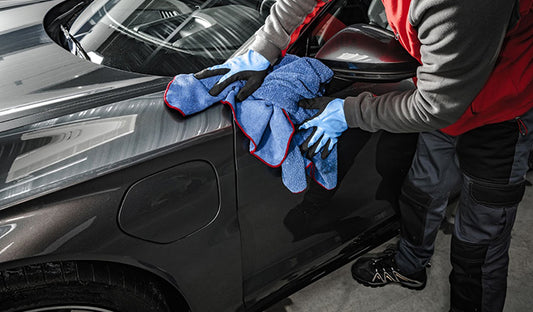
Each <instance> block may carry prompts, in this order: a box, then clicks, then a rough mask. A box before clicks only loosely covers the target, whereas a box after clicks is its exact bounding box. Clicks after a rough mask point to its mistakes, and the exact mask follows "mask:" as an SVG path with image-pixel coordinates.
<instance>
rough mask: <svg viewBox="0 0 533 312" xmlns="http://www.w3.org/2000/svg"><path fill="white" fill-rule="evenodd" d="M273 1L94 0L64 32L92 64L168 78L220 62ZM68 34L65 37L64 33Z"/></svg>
mask: <svg viewBox="0 0 533 312" xmlns="http://www.w3.org/2000/svg"><path fill="white" fill-rule="evenodd" d="M274 1H275V0H207V1H201V0H95V1H93V2H92V3H91V4H90V5H88V6H87V8H85V9H84V10H83V11H82V12H81V13H80V14H79V15H78V16H77V17H76V18H75V19H74V21H73V23H72V25H71V26H70V27H69V28H68V33H69V34H70V36H71V37H72V38H73V39H74V41H72V42H77V43H79V45H78V48H74V44H72V43H69V49H70V50H71V51H72V52H73V53H75V54H77V55H80V49H79V46H81V47H82V51H83V52H84V53H86V55H87V56H88V58H89V59H90V60H91V61H92V62H95V63H99V64H103V65H107V66H110V67H115V68H119V69H123V70H128V71H133V72H139V73H146V74H155V75H163V76H173V75H176V74H179V73H191V72H196V71H198V70H200V69H202V68H205V67H208V66H212V65H214V64H218V63H222V62H224V61H225V60H226V59H227V58H228V57H230V56H231V55H232V54H233V53H234V52H235V51H236V50H237V49H238V48H239V47H240V46H241V45H243V44H244V43H245V42H246V40H248V39H249V38H250V37H251V36H252V35H253V34H254V33H255V31H256V30H257V29H259V27H261V26H262V25H263V22H264V20H265V18H266V16H267V15H268V13H269V9H270V6H271V4H272V3H273V2H274ZM67 35H68V34H67Z"/></svg>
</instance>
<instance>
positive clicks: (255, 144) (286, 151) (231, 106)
mask: <svg viewBox="0 0 533 312" xmlns="http://www.w3.org/2000/svg"><path fill="white" fill-rule="evenodd" d="M220 102H221V103H223V104H226V105H228V106H229V107H230V109H231V112H232V113H233V120H235V123H236V124H237V126H238V127H239V129H241V131H242V133H244V135H245V136H246V137H247V138H248V139H249V140H250V142H252V144H253V145H254V148H253V150H251V151H250V154H252V155H254V156H255V157H256V158H257V159H259V160H260V161H261V162H262V163H264V164H265V165H267V166H269V167H271V168H278V167H279V166H281V164H282V163H283V162H284V161H285V158H287V154H288V153H289V144H290V143H291V140H292V136H293V135H294V133H295V132H296V129H295V127H294V124H293V123H292V121H291V119H290V118H289V114H287V112H286V111H285V110H284V109H281V110H282V111H283V113H284V114H285V116H286V117H287V120H289V122H290V124H291V127H292V132H291V135H290V137H289V141H288V143H287V148H285V155H284V156H283V159H282V160H281V162H280V163H279V164H277V165H271V164H269V163H268V162H266V161H265V160H264V159H263V158H261V157H260V156H258V155H257V154H255V151H256V149H257V143H255V141H254V140H252V138H251V137H250V136H249V135H248V133H246V131H244V130H243V128H242V126H241V125H240V124H239V121H238V120H237V119H236V118H235V109H234V108H233V105H231V103H230V102H228V101H220Z"/></svg>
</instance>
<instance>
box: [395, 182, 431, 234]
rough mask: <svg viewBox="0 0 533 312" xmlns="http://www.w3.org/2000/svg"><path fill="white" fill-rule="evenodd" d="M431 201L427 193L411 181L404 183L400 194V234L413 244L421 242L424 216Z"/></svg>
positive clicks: (424, 221)
mask: <svg viewBox="0 0 533 312" xmlns="http://www.w3.org/2000/svg"><path fill="white" fill-rule="evenodd" d="M431 202H432V198H431V197H430V196H429V194H427V193H425V192H423V191H421V190H420V189H418V188H417V187H415V186H414V185H412V184H411V183H408V182H405V183H404V185H403V187H402V193H401V195H400V214H401V224H402V228H401V231H402V232H401V233H402V234H401V235H402V237H403V238H404V239H406V240H407V241H409V242H410V243H412V244H413V245H420V244H422V240H423V238H424V230H425V223H426V216H427V213H428V207H429V205H430V204H431Z"/></svg>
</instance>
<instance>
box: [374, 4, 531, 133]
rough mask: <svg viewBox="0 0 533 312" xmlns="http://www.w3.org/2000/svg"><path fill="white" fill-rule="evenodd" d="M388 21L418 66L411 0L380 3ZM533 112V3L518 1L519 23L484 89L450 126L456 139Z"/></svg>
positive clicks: (448, 129) (447, 128) (447, 130)
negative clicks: (411, 22)
mask: <svg viewBox="0 0 533 312" xmlns="http://www.w3.org/2000/svg"><path fill="white" fill-rule="evenodd" d="M382 1H383V4H384V6H385V11H386V13H387V19H388V21H389V24H390V26H391V28H392V30H393V31H394V33H395V34H397V36H398V37H399V41H400V43H401V44H402V45H403V47H404V48H405V49H406V50H407V51H408V52H409V54H411V55H412V56H413V57H415V58H416V59H417V60H418V61H419V62H421V59H420V46H421V43H420V41H419V39H418V36H417V31H416V29H414V27H412V26H411V25H410V24H409V19H408V14H409V6H410V3H411V0H382ZM532 108H533V0H521V1H520V19H519V21H518V24H517V25H514V26H513V27H512V28H511V29H510V30H509V32H508V33H507V35H506V37H505V40H504V43H503V46H502V48H501V51H500V55H499V57H498V60H497V61H496V65H495V67H494V70H493V72H492V74H491V75H490V77H489V79H488V80H487V82H486V84H485V86H484V87H483V89H482V90H481V91H480V92H479V93H478V95H477V96H476V98H475V99H474V101H473V102H472V104H471V105H470V107H469V108H468V109H467V110H466V111H465V112H464V114H463V115H462V116H461V117H460V118H459V119H458V120H457V121H456V122H455V123H454V124H452V125H451V126H448V127H446V128H444V129H442V131H443V132H445V133H448V134H450V135H459V134H462V133H464V132H466V131H469V130H471V129H474V128H477V127H480V126H483V125H486V124H491V123H497V122H502V121H506V120H510V119H513V118H516V117H518V116H520V115H521V114H523V113H525V112H526V111H528V110H530V109H532Z"/></svg>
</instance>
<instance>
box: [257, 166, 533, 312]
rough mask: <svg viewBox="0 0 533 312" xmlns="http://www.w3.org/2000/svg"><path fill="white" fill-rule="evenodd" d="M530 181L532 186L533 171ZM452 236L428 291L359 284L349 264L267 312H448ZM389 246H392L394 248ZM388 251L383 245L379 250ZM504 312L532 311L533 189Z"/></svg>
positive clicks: (513, 254)
mask: <svg viewBox="0 0 533 312" xmlns="http://www.w3.org/2000/svg"><path fill="white" fill-rule="evenodd" d="M528 180H529V181H532V182H533V172H529V174H528ZM450 239H451V235H446V234H444V233H443V232H442V231H440V232H439V235H438V237H437V242H436V247H435V255H434V256H433V258H432V261H431V262H432V267H431V268H430V269H429V270H428V283H427V286H426V288H425V289H424V290H422V291H414V290H408V289H405V288H403V287H400V286H397V285H389V286H386V287H383V288H368V287H364V286H362V285H359V284H357V283H356V282H355V281H354V280H353V279H352V277H351V274H350V266H351V264H349V265H346V266H344V267H342V268H340V269H339V270H337V271H335V272H333V273H332V274H330V275H328V276H326V277H324V278H322V279H321V280H319V281H317V282H315V283H314V284H313V285H310V286H308V287H307V288H304V289H302V290H301V291H299V292H297V293H295V294H294V295H292V296H291V297H289V298H287V299H285V300H283V301H281V302H280V303H279V304H277V305H276V306H274V307H272V308H270V309H268V310H267V312H348V311H349V312H354V311H358V312H368V311H380V312H389V311H390V312H392V311H424V312H433V311H435V312H441V311H443V312H444V311H446V312H447V311H448V310H449V302H448V300H449V285H448V274H449V272H450V270H451V265H450V263H449V255H450ZM391 242H393V241H391ZM391 242H389V244H390V243H391ZM378 249H383V246H382V247H380V248H378ZM510 258H511V262H510V267H509V278H508V286H507V301H506V305H505V309H504V311H505V312H520V311H533V308H532V307H533V187H532V186H529V187H528V188H527V189H526V195H525V197H524V200H523V201H522V203H521V205H520V207H519V210H518V217H517V220H516V223H515V227H514V229H513V240H512V242H511V250H510Z"/></svg>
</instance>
